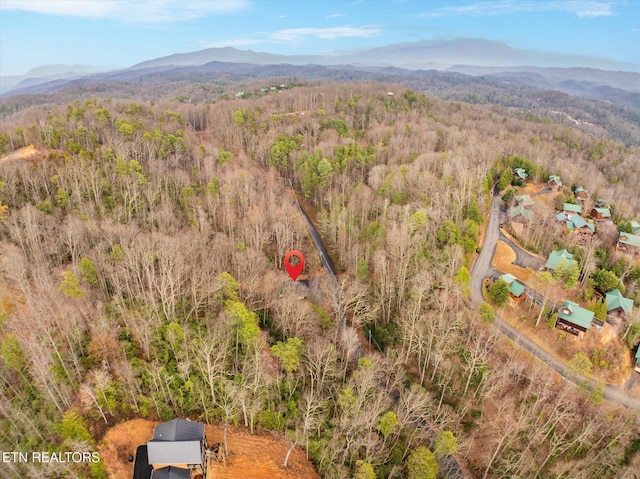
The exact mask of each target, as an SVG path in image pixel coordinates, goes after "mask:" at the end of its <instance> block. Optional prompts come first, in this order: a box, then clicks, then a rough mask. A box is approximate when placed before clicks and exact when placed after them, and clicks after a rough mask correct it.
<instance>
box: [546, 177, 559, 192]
mask: <svg viewBox="0 0 640 479" xmlns="http://www.w3.org/2000/svg"><path fill="white" fill-rule="evenodd" d="M561 186H562V180H561V179H560V177H559V176H558V175H550V176H549V181H547V188H552V189H554V190H557V189H558V188H560V187H561Z"/></svg>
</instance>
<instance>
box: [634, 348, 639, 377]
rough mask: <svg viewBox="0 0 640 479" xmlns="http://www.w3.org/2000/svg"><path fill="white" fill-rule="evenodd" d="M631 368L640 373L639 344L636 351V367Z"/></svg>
mask: <svg viewBox="0 0 640 479" xmlns="http://www.w3.org/2000/svg"><path fill="white" fill-rule="evenodd" d="M633 369H635V370H636V371H638V372H639V373H640V345H638V350H637V351H636V367H635V368H633Z"/></svg>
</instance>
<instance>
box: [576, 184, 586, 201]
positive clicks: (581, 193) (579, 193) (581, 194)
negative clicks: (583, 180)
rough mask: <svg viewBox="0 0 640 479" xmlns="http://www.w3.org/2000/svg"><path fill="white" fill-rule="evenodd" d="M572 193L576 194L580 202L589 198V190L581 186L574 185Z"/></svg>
mask: <svg viewBox="0 0 640 479" xmlns="http://www.w3.org/2000/svg"><path fill="white" fill-rule="evenodd" d="M573 193H574V194H575V195H576V200H578V201H579V202H581V203H584V202H585V201H587V200H588V199H589V192H588V191H587V190H585V189H584V188H583V187H582V186H576V189H575V190H573Z"/></svg>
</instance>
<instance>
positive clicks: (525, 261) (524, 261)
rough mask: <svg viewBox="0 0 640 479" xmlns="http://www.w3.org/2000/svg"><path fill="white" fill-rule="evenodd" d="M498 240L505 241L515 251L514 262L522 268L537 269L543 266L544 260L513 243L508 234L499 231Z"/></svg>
mask: <svg viewBox="0 0 640 479" xmlns="http://www.w3.org/2000/svg"><path fill="white" fill-rule="evenodd" d="M500 240H502V241H504V242H505V243H507V244H508V245H509V246H510V247H511V249H512V250H513V251H515V253H516V260H515V261H514V262H513V263H514V264H516V265H518V266H520V267H522V268H531V269H532V270H534V271H535V270H538V269H540V268H541V267H542V266H544V263H545V261H544V260H543V259H541V258H538V257H537V256H534V255H532V254H531V253H529V252H528V251H526V250H524V249H522V248H521V247H520V245H519V244H517V243H515V242H514V241H512V240H511V238H509V237H508V236H506V235H505V234H503V233H502V231H500Z"/></svg>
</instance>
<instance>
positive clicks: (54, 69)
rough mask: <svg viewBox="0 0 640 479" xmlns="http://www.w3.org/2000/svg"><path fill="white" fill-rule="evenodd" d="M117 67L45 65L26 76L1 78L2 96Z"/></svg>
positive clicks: (33, 69)
mask: <svg viewBox="0 0 640 479" xmlns="http://www.w3.org/2000/svg"><path fill="white" fill-rule="evenodd" d="M115 68H117V67H115V66H113V65H110V66H102V67H98V66H92V65H44V66H41V67H37V68H32V69H31V70H29V71H28V72H27V73H25V74H24V75H12V76H0V94H2V93H5V92H8V91H11V90H13V89H23V88H28V87H30V86H34V85H41V84H43V83H48V82H51V81H55V80H60V79H66V80H71V79H75V78H81V77H83V76H86V75H90V74H93V73H100V72H106V71H111V70H114V69H115Z"/></svg>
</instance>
